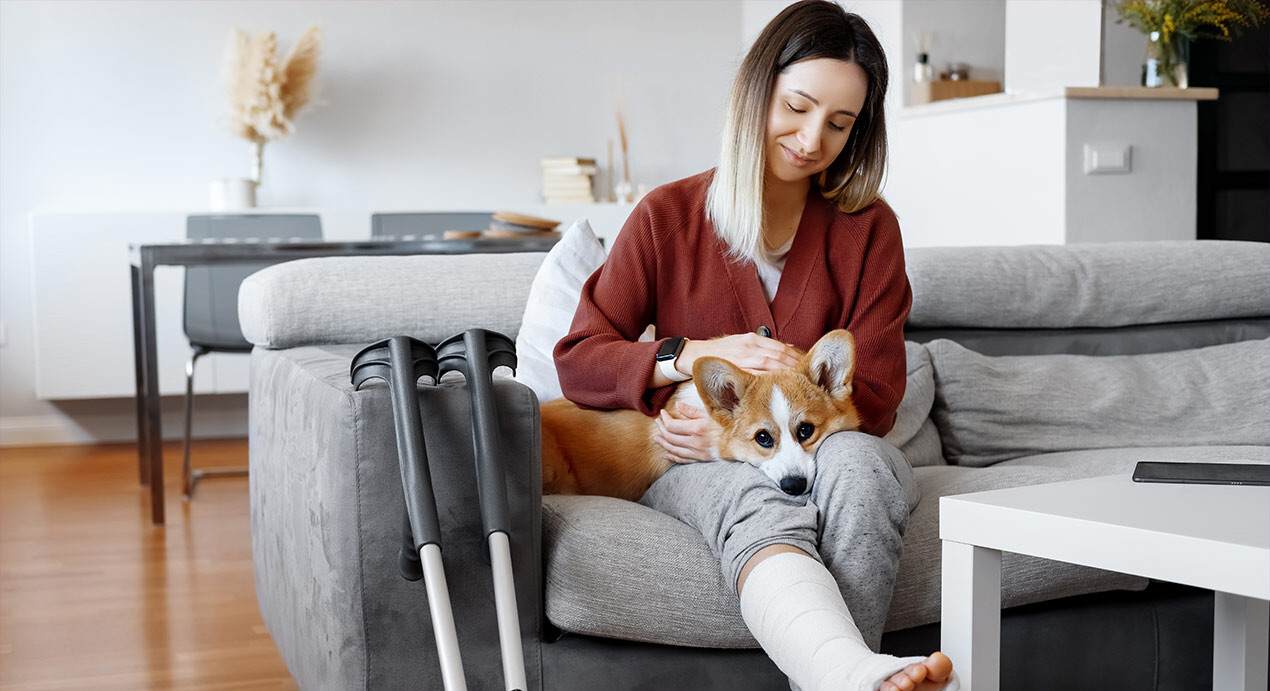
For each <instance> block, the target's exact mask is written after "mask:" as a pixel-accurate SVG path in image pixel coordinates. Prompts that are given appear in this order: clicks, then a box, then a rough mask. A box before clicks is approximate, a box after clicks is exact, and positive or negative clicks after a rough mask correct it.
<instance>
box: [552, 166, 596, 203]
mask: <svg viewBox="0 0 1270 691" xmlns="http://www.w3.org/2000/svg"><path fill="white" fill-rule="evenodd" d="M598 170H599V169H598V168H596V165H595V159H594V158H569V157H557V158H544V159H542V198H543V200H544V201H546V202H547V203H548V204H593V203H595V194H594V192H593V185H594V182H593V180H592V178H593V177H594V176H595V174H596V172H597V171H598Z"/></svg>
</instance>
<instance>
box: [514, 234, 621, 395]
mask: <svg viewBox="0 0 1270 691" xmlns="http://www.w3.org/2000/svg"><path fill="white" fill-rule="evenodd" d="M605 256H606V254H605V252H604V246H603V245H601V244H600V241H599V240H598V239H596V237H595V233H594V232H592V231H591V224H590V223H589V222H588V221H587V220H586V219H585V218H580V219H578V220H577V221H575V222H574V223H573V225H571V226H569V229H568V230H566V231H565V232H564V235H563V236H562V237H561V238H560V241H559V242H557V243H556V245H555V247H552V248H551V251H550V252H548V253H547V257H546V258H545V259H543V261H542V266H540V267H538V273H537V274H535V275H534V282H533V284H532V285H531V286H530V287H529V302H528V304H526V305H525V316H524V319H523V320H522V321H521V324H520V331H519V333H518V334H517V336H516V360H517V364H516V379H517V380H518V381H520V382H521V383H522V384H524V385H526V386H528V387H529V388H531V389H533V390H534V393H535V394H537V395H538V401H539V402H540V403H546V402H547V401H550V400H551V399H553V398H560V395H561V394H560V379H559V378H558V377H557V376H556V363H555V360H554V359H553V358H552V357H551V351H553V350H555V347H556V343H558V342H559V341H560V339H562V338H564V337H565V334H567V333H569V326H570V325H571V324H573V314H574V312H576V311H577V310H578V299H579V298H580V297H581V295H582V284H583V283H586V280H587V279H588V278H590V277H591V274H593V273H595V270H596V269H598V268H600V265H601V264H603V263H604V258H605Z"/></svg>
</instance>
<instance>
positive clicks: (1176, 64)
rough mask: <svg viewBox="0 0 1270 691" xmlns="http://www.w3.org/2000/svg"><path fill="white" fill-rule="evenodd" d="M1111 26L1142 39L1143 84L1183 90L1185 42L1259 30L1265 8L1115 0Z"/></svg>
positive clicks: (1220, 1)
mask: <svg viewBox="0 0 1270 691" xmlns="http://www.w3.org/2000/svg"><path fill="white" fill-rule="evenodd" d="M1115 7H1116V13H1117V15H1118V18H1117V19H1116V23H1118V24H1125V23H1127V24H1129V25H1131V26H1132V27H1133V28H1135V29H1137V30H1138V31H1141V32H1142V33H1143V34H1145V35H1146V37H1147V49H1146V59H1145V60H1144V62H1143V65H1142V86H1149V87H1177V88H1183V89H1184V88H1186V87H1187V86H1189V80H1188V78H1187V74H1186V63H1187V60H1188V53H1189V47H1190V41H1195V40H1198V39H1204V38H1216V39H1219V40H1222V41H1229V40H1231V38H1232V36H1238V35H1239V34H1240V33H1241V32H1242V31H1243V29H1245V28H1247V27H1255V26H1260V24H1261V22H1262V21H1263V20H1265V19H1266V18H1267V16H1270V10H1267V9H1266V8H1265V6H1263V5H1262V4H1261V3H1259V2H1257V0H1119V1H1118V2H1116V3H1115Z"/></svg>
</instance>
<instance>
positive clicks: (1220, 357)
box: [927, 340, 1270, 467]
mask: <svg viewBox="0 0 1270 691" xmlns="http://www.w3.org/2000/svg"><path fill="white" fill-rule="evenodd" d="M927 348H928V349H929V350H930V353H931V359H932V362H933V364H934V373H935V384H936V386H935V405H934V408H933V410H932V417H933V418H934V420H935V424H936V426H937V427H938V428H939V434H940V436H941V438H942V441H943V447H944V455H945V456H946V457H947V458H948V461H949V462H950V463H953V464H958V465H965V466H979V467H981V466H986V465H991V464H993V463H996V462H999V461H1003V460H1006V459H1009V458H1017V457H1020V456H1028V455H1033V454H1037V453H1048V452H1056V451H1067V450H1074V449H1096V448H1117V447H1127V446H1183V445H1206V444H1208V445H1211V444H1254V445H1270V425H1267V424H1266V411H1267V410H1270V340H1262V341H1245V342H1242V343H1229V344H1225V345H1218V346H1210V347H1207V348H1196V349H1193V350H1185V351H1179V352H1174V353H1153V354H1146V355H1122V356H1112V357H1095V356H1087V355H1037V356H1004V357H989V356H985V355H980V354H978V353H975V352H973V351H970V350H967V349H966V348H964V347H962V346H960V345H958V344H957V343H954V342H952V341H946V340H937V341H932V342H931V343H929V344H927Z"/></svg>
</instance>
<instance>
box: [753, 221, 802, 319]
mask: <svg viewBox="0 0 1270 691" xmlns="http://www.w3.org/2000/svg"><path fill="white" fill-rule="evenodd" d="M796 234H797V233H795V235H796ZM793 246H794V236H793V235H791V236H790V237H789V240H788V241H786V242H785V244H783V245H781V246H780V247H778V248H776V249H775V250H772V252H771V254H770V255H769V256H770V257H771V259H772V261H771V263H770V264H769V263H768V262H757V263H756V264H755V266H756V268H757V269H758V277H759V280H760V281H762V282H763V293H764V294H765V295H766V296H767V302H768V304H771V302H772V298H773V297H775V296H776V288H777V287H778V286H779V285H780V284H781V272H782V271H784V270H785V259H786V258H788V257H789V248H790V247H793Z"/></svg>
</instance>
